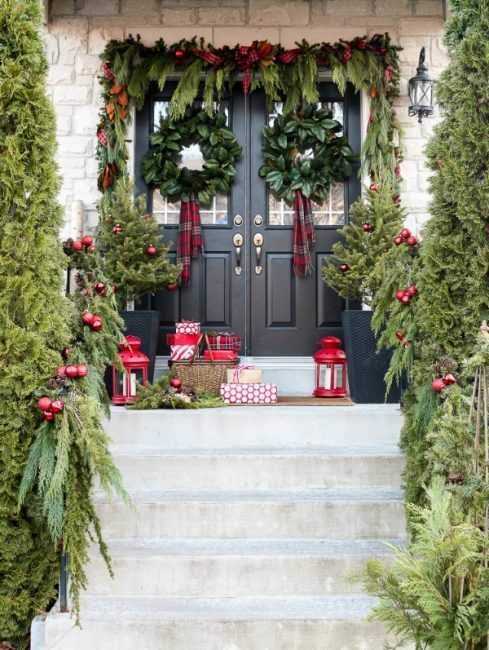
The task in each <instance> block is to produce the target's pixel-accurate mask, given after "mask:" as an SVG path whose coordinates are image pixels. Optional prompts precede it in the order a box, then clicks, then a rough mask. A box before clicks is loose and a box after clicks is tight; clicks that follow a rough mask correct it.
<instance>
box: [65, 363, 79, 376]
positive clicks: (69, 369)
mask: <svg viewBox="0 0 489 650" xmlns="http://www.w3.org/2000/svg"><path fill="white" fill-rule="evenodd" d="M65 375H66V377H68V379H76V378H77V377H78V366H66V367H65Z"/></svg>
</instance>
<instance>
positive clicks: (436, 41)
mask: <svg viewBox="0 0 489 650" xmlns="http://www.w3.org/2000/svg"><path fill="white" fill-rule="evenodd" d="M384 31H388V32H390V34H391V36H392V37H393V39H394V40H395V42H397V43H399V44H400V45H401V46H402V47H403V48H404V50H403V51H402V52H401V69H402V87H401V91H402V96H401V98H400V99H399V101H398V105H397V109H398V113H399V119H400V121H401V123H402V125H403V127H404V144H405V160H404V163H403V170H402V171H403V177H404V183H403V202H404V205H405V206H406V208H407V211H408V223H409V224H410V226H411V227H415V228H419V226H420V225H421V224H422V223H423V221H424V220H425V219H426V216H427V211H428V203H429V196H428V194H427V187H428V173H427V170H426V168H425V166H424V163H423V148H424V145H425V144H426V141H427V139H428V138H429V135H430V132H431V129H432V128H433V125H434V123H435V122H436V118H435V119H431V120H426V121H425V122H424V123H423V124H422V125H421V126H420V125H418V124H417V122H416V121H415V120H414V119H412V118H408V116H407V105H408V99H407V96H406V93H407V80H408V79H409V77H411V76H412V75H413V74H414V71H415V68H416V64H417V59H418V55H419V50H420V48H421V46H423V45H425V46H426V49H427V61H428V64H429V66H430V71H431V73H432V74H433V76H434V77H435V78H436V77H437V76H438V74H439V73H440V71H441V70H442V69H443V67H444V65H445V64H446V53H445V51H444V49H443V45H442V39H441V35H442V31H443V6H442V0H280V1H279V0H53V2H52V7H51V16H50V21H49V23H48V25H47V26H46V33H45V42H46V48H47V52H48V58H49V64H50V70H49V92H50V94H51V96H52V99H53V102H54V105H55V109H56V114H57V119H58V141H59V150H58V161H59V167H60V172H61V175H62V177H63V187H62V191H61V196H60V200H61V202H62V204H63V205H64V206H65V215H66V228H65V231H66V233H69V232H70V228H71V219H72V216H71V215H72V213H73V206H76V205H77V202H79V201H81V202H83V204H84V206H85V209H86V210H87V212H88V214H89V220H90V221H91V222H92V223H93V220H94V218H95V203H96V201H97V196H98V193H97V163H96V160H95V156H94V153H95V145H96V140H95V129H96V124H97V113H98V108H99V102H100V94H99V88H98V82H97V72H98V69H99V54H100V52H101V51H102V50H103V48H104V46H105V43H106V42H107V40H110V39H111V38H122V37H124V36H127V35H128V34H130V33H132V34H134V35H135V34H140V35H141V37H142V39H143V40H144V41H145V42H146V43H148V44H152V43H154V41H155V40H157V39H158V38H160V37H163V38H164V39H165V40H167V42H172V41H175V40H178V39H180V38H183V37H188V38H191V37H192V36H194V35H198V36H203V37H205V38H206V39H208V40H210V41H212V42H213V43H215V44H217V45H221V44H226V43H227V44H232V45H234V44H235V43H237V42H243V43H248V42H250V41H252V40H254V39H257V38H258V39H262V38H267V39H269V40H271V41H273V42H282V43H283V44H284V45H292V44H293V43H294V41H296V40H299V39H301V38H306V39H308V40H309V41H335V40H337V39H338V38H347V39H349V38H353V37H355V36H358V35H362V34H365V33H368V34H372V33H375V32H384Z"/></svg>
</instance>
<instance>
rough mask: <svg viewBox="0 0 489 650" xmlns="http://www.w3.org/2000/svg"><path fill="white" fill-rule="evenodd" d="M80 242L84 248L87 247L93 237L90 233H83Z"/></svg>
mask: <svg viewBox="0 0 489 650" xmlns="http://www.w3.org/2000/svg"><path fill="white" fill-rule="evenodd" d="M81 243H82V244H83V246H84V247H85V248H88V247H89V246H92V244H93V237H90V235H85V237H82V239H81Z"/></svg>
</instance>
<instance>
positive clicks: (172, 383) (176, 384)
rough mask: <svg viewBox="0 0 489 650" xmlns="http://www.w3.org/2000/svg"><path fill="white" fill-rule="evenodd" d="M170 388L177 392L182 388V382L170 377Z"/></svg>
mask: <svg viewBox="0 0 489 650" xmlns="http://www.w3.org/2000/svg"><path fill="white" fill-rule="evenodd" d="M170 386H171V387H172V388H175V389H176V390H178V391H179V390H181V388H182V380H181V379H179V378H178V377H172V378H171V379H170Z"/></svg>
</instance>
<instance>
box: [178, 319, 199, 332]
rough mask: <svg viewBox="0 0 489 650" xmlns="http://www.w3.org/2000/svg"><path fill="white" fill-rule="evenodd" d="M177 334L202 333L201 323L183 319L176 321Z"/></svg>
mask: <svg viewBox="0 0 489 650" xmlns="http://www.w3.org/2000/svg"><path fill="white" fill-rule="evenodd" d="M175 331H176V333H177V334H200V323H198V322H196V321H194V320H182V321H178V322H177V323H175Z"/></svg>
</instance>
